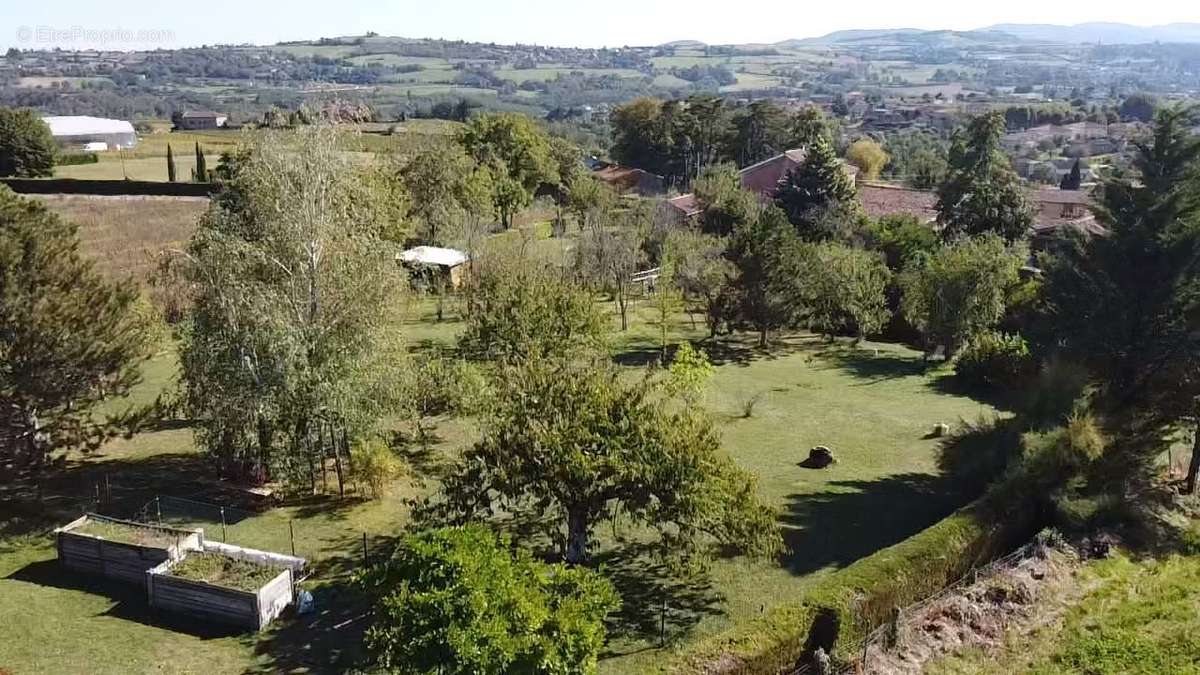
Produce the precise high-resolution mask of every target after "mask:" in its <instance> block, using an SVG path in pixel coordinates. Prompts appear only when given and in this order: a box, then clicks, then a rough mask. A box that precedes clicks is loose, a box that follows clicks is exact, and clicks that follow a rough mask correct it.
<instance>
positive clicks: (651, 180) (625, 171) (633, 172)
mask: <svg viewBox="0 0 1200 675" xmlns="http://www.w3.org/2000/svg"><path fill="white" fill-rule="evenodd" d="M592 175H593V176H595V177H596V178H597V179H599V180H601V181H604V182H605V183H607V184H609V185H611V186H612V187H613V188H614V189H615V190H617V191H618V192H628V191H630V190H638V191H641V192H659V193H661V192H662V187H663V179H662V176H656V175H655V174H652V173H650V172H649V171H644V170H642V169H635V168H633V167H629V166H620V165H617V164H614V165H612V166H606V167H604V168H603V169H600V170H599V171H594V172H592Z"/></svg>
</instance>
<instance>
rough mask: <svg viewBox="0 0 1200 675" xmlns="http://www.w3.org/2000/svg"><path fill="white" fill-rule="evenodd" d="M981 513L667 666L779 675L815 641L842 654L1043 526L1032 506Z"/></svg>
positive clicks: (838, 575)
mask: <svg viewBox="0 0 1200 675" xmlns="http://www.w3.org/2000/svg"><path fill="white" fill-rule="evenodd" d="M983 511H984V508H983V507H982V506H980V503H979V502H976V503H975V504H971V505H968V506H965V507H963V508H962V509H959V510H958V511H956V512H954V513H953V514H951V515H950V516H948V517H947V518H945V519H944V520H942V521H940V522H938V523H936V524H934V525H932V526H930V527H929V528H927V529H925V530H923V531H921V532H919V533H917V534H916V535H913V536H912V537H910V538H908V539H906V540H904V541H902V542H900V543H899V544H896V545H894V546H890V547H888V548H885V549H883V550H881V551H878V552H876V553H874V554H872V555H870V556H867V557H866V558H863V559H861V560H858V561H856V562H854V563H853V564H851V565H849V566H848V567H846V568H844V569H841V570H839V571H837V572H834V573H832V574H830V575H828V576H826V577H825V578H824V579H822V580H821V581H819V582H817V584H816V585H815V586H814V587H813V588H811V589H810V590H809V591H808V592H806V593H805V594H804V596H803V598H801V599H800V600H799V601H798V602H792V603H787V604H784V605H780V606H778V607H775V608H774V609H772V610H770V611H768V612H767V613H765V614H764V615H763V616H761V617H759V618H757V619H754V620H753V621H750V622H747V623H745V624H742V625H740V626H738V627H736V628H734V629H732V630H731V631H728V632H726V633H724V634H722V635H717V636H714V637H712V638H710V639H708V640H704V641H701V642H699V643H698V644H696V645H694V646H693V647H691V648H689V649H687V650H686V651H685V652H683V653H682V654H680V655H679V656H678V657H677V658H675V659H673V660H672V662H671V664H670V665H668V667H667V668H666V670H667V671H668V672H671V673H691V672H704V673H743V674H746V673H754V674H758V673H763V674H767V673H769V674H771V675H775V674H777V673H779V672H781V671H782V670H784V669H787V668H790V667H793V666H794V665H795V664H796V663H797V662H799V661H800V659H801V658H802V657H804V656H805V654H806V653H808V652H810V651H811V650H813V649H815V648H816V647H817V646H821V647H823V648H825V649H826V650H827V651H831V652H833V653H835V654H837V653H838V652H837V651H836V648H837V646H838V645H848V644H853V643H855V642H858V641H859V640H861V639H863V638H864V637H865V636H866V635H867V633H869V632H870V631H872V630H874V629H875V628H877V627H879V626H881V625H883V624H884V623H885V622H887V621H888V620H889V619H890V617H891V613H892V609H893V608H894V607H904V606H906V605H909V604H912V603H914V602H917V601H918V600H922V599H924V598H926V597H929V596H930V595H933V594H934V593H936V592H938V591H940V590H941V589H943V588H945V587H946V586H948V585H950V584H951V583H953V582H954V581H957V580H958V579H960V578H961V577H962V576H963V575H965V574H966V573H967V572H969V571H970V570H971V568H972V567H975V566H977V565H980V564H982V563H986V562H988V561H990V560H992V559H994V558H997V557H999V556H1000V555H1003V554H1004V553H1006V552H1007V551H1009V550H1011V549H1013V548H1015V547H1016V546H1017V545H1019V544H1021V543H1022V542H1024V541H1026V540H1028V538H1029V537H1031V536H1032V535H1033V534H1034V533H1035V532H1036V530H1037V527H1038V522H1037V518H1038V516H1037V512H1036V509H1035V508H1034V507H1033V506H1032V505H1030V506H1029V508H1025V509H1020V508H1016V509H1010V510H1009V511H1008V512H1006V513H1005V514H1004V517H1003V518H1001V519H992V518H989V517H986V516H984V515H983ZM841 656H843V657H852V656H853V655H851V654H841Z"/></svg>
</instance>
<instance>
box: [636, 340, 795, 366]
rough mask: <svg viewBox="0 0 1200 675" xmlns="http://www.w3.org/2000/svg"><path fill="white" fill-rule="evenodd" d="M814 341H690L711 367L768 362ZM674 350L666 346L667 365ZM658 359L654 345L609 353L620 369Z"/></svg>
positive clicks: (676, 344)
mask: <svg viewBox="0 0 1200 675" xmlns="http://www.w3.org/2000/svg"><path fill="white" fill-rule="evenodd" d="M817 340H818V338H816V336H810V335H807V334H800V335H788V336H782V337H778V338H773V339H772V340H771V341H770V344H769V345H768V346H767V347H766V348H763V347H759V346H758V335H757V334H751V333H745V332H740V333H734V334H733V335H727V336H722V337H719V338H709V339H704V340H700V341H697V342H693V345H694V346H695V347H696V348H697V349H700V350H702V351H703V352H704V353H705V355H706V356H708V360H709V361H711V362H712V364H713V365H714V366H724V365H730V364H732V365H737V366H748V365H750V364H751V363H754V362H755V361H771V360H774V359H779V358H784V357H787V356H791V355H792V354H795V353H797V352H799V351H804V350H806V349H810V348H811V345H812V344H813V343H815V342H816V341H817ZM678 347H679V344H678V343H672V344H670V345H668V346H667V362H668V363H670V361H671V358H673V357H674V354H675V350H676V349H677V348H678ZM661 356H662V348H661V347H660V346H659V345H658V344H646V343H633V344H630V345H627V346H626V347H625V348H624V349H622V350H621V351H619V352H617V353H615V354H613V361H614V362H615V363H617V364H618V365H622V366H635V367H645V366H648V365H651V364H654V363H658V362H659V361H660V359H661Z"/></svg>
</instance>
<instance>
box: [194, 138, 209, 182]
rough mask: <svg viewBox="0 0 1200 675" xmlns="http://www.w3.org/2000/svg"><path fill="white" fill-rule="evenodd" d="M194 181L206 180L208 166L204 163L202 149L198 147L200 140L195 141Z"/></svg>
mask: <svg viewBox="0 0 1200 675" xmlns="http://www.w3.org/2000/svg"><path fill="white" fill-rule="evenodd" d="M196 182H197V183H207V182H208V167H207V166H205V163H204V151H203V150H201V149H200V142H199V141H197V142H196Z"/></svg>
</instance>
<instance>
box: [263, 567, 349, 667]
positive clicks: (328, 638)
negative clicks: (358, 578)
mask: <svg viewBox="0 0 1200 675" xmlns="http://www.w3.org/2000/svg"><path fill="white" fill-rule="evenodd" d="M309 591H310V592H311V593H312V595H313V602H314V605H313V606H314V611H313V612H312V613H311V614H305V615H297V614H295V613H289V614H288V615H287V616H285V617H284V618H283V619H281V620H280V621H279V623H278V624H277V625H275V626H274V627H272V628H271V629H270V630H268V631H267V632H265V633H263V634H262V635H261V636H259V639H258V641H257V643H256V644H255V646H254V653H255V655H256V656H257V657H258V658H257V663H256V664H255V665H254V666H253V667H251V668H248V669H246V671H245V672H246V673H247V674H256V675H257V674H262V675H266V674H267V673H293V672H304V673H344V672H347V671H351V670H355V669H356V668H359V667H365V666H366V665H367V664H366V662H365V659H366V650H365V648H364V647H363V633H364V632H365V631H366V629H367V627H368V626H369V625H370V615H369V612H368V609H369V606H370V605H369V603H368V601H367V599H366V598H365V597H363V595H362V594H361V593H360V592H359V591H358V589H357V588H356V587H355V586H354V584H353V583H351V582H350V580H349V579H338V580H335V581H330V582H327V583H319V584H315V585H312V586H311V587H310V588H309Z"/></svg>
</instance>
